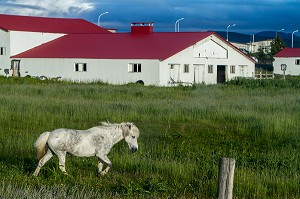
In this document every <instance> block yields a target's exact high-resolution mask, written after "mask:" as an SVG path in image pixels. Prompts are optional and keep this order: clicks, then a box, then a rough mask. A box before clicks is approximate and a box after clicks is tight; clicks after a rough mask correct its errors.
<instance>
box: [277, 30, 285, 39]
mask: <svg viewBox="0 0 300 199" xmlns="http://www.w3.org/2000/svg"><path fill="white" fill-rule="evenodd" d="M283 30H284V28H282V29H280V30H277V31H276V38H277V34H278V32H279V31H283ZM276 38H275V39H276Z"/></svg>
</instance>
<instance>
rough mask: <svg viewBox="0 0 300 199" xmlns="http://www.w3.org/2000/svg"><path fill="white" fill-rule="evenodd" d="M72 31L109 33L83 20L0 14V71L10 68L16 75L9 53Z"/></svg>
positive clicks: (1, 72) (2, 72) (34, 45)
mask: <svg viewBox="0 0 300 199" xmlns="http://www.w3.org/2000/svg"><path fill="white" fill-rule="evenodd" d="M71 33H110V32H108V31H107V30H105V29H103V28H100V27H98V26H96V25H94V24H92V23H90V22H88V21H85V20H83V19H63V18H44V17H28V16H16V15H4V14H0V74H1V75H6V74H5V72H4V71H10V69H12V70H11V71H10V72H12V71H14V72H15V75H17V73H18V70H17V67H18V62H11V61H12V59H11V58H10V57H11V56H13V55H16V54H19V53H21V52H24V51H26V50H29V49H31V48H34V47H36V46H39V45H42V44H44V43H47V42H49V41H52V40H54V39H56V38H59V37H61V36H64V35H66V34H71ZM15 67H16V68H15ZM5 69H6V70H5Z"/></svg>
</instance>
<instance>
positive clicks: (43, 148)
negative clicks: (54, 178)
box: [34, 132, 50, 160]
mask: <svg viewBox="0 0 300 199" xmlns="http://www.w3.org/2000/svg"><path fill="white" fill-rule="evenodd" d="M49 134H50V132H44V133H42V134H41V135H40V137H39V138H38V139H37V140H36V141H35V143H34V148H35V149H36V152H37V158H38V160H40V159H42V158H43V157H44V155H45V154H46V152H47V149H48V146H47V141H48V137H49Z"/></svg>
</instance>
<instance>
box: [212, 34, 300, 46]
mask: <svg viewBox="0 0 300 199" xmlns="http://www.w3.org/2000/svg"><path fill="white" fill-rule="evenodd" d="M214 32H216V33H218V34H219V35H221V36H222V37H223V38H225V39H226V37H227V33H226V32H225V31H214ZM228 34H229V35H228V38H229V41H231V42H236V43H249V42H252V35H250V34H242V33H236V32H229V33H228ZM277 34H278V35H279V36H280V37H281V38H282V39H283V41H284V42H285V45H286V46H287V47H291V46H292V33H285V32H277ZM275 36H276V32H275V31H262V32H258V33H255V35H254V41H256V42H257V41H263V40H268V39H274V38H275ZM294 48H300V37H298V36H296V35H295V34H294Z"/></svg>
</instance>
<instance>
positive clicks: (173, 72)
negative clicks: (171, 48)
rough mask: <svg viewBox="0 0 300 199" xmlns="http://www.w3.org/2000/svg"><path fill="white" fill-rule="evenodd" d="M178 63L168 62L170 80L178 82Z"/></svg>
mask: <svg viewBox="0 0 300 199" xmlns="http://www.w3.org/2000/svg"><path fill="white" fill-rule="evenodd" d="M179 66H180V65H179V64H170V65H169V67H170V82H171V83H176V82H180V73H179V72H180V67H179Z"/></svg>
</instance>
